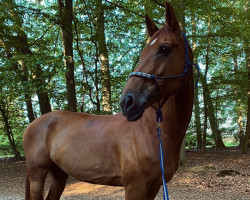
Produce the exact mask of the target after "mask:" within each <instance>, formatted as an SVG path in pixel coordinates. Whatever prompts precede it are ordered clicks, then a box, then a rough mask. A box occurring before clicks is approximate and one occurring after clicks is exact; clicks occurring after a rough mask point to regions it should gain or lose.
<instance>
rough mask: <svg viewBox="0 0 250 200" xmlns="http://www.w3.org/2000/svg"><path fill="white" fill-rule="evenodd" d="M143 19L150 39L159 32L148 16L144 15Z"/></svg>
mask: <svg viewBox="0 0 250 200" xmlns="http://www.w3.org/2000/svg"><path fill="white" fill-rule="evenodd" d="M145 19H146V25H147V30H148V34H149V35H150V37H152V36H153V35H154V33H155V32H156V31H158V30H159V28H158V27H157V26H156V25H155V23H154V22H153V20H152V19H151V18H150V17H149V16H148V14H146V16H145Z"/></svg>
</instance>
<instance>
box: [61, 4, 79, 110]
mask: <svg viewBox="0 0 250 200" xmlns="http://www.w3.org/2000/svg"><path fill="white" fill-rule="evenodd" d="M58 7H59V17H60V27H61V34H62V43H63V50H64V60H65V67H66V72H65V79H66V90H67V99H68V110H69V111H73V112H76V111H77V106H76V91H75V77H74V58H73V30H72V22H73V3H72V0H58Z"/></svg>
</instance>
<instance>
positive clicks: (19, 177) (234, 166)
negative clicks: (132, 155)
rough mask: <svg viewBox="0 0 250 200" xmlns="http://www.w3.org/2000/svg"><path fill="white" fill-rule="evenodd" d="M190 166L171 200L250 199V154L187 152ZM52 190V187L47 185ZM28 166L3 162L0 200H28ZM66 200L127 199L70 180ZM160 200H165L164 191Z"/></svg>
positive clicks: (116, 191)
mask: <svg viewBox="0 0 250 200" xmlns="http://www.w3.org/2000/svg"><path fill="white" fill-rule="evenodd" d="M187 159H188V161H187V163H186V164H185V165H183V166H180V168H179V170H178V172H177V173H176V174H175V176H174V178H173V179H172V180H171V181H170V182H169V183H168V191H169V198H170V199H171V200H181V199H188V200H189V199H192V200H196V199H197V200H202V199H206V200H209V199H213V200H214V199H223V200H224V199H227V200H233V199H241V200H244V199H245V200H247V199H250V154H249V153H248V154H247V155H241V154H240V151H239V149H238V148H228V149H225V150H223V151H219V152H215V151H214V150H209V151H208V152H206V153H201V152H196V151H189V152H187ZM46 190H48V183H47V184H46ZM24 191H25V162H24V161H22V162H14V161H13V160H12V159H1V160H0V200H12V199H13V200H15V199H24ZM61 199H64V200H66V199H67V200H71V199H72V200H74V199H85V200H92V199H95V200H97V199H98V200H100V199H104V200H108V199H111V200H115V199H116V200H119V199H125V198H124V190H123V188H121V187H109V186H101V185H92V184H87V183H83V182H78V181H77V180H74V179H73V178H70V179H69V180H68V182H67V186H66V189H65V190H64V193H63V195H62V198H61ZM156 199H157V200H162V199H163V198H162V190H160V191H159V193H158V195H157V197H156Z"/></svg>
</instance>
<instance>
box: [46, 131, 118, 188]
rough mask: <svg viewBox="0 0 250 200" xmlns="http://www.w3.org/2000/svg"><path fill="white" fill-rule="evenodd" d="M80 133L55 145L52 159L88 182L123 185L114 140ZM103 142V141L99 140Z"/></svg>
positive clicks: (72, 174)
mask: <svg viewBox="0 0 250 200" xmlns="http://www.w3.org/2000/svg"><path fill="white" fill-rule="evenodd" d="M96 138H97V137H94V136H93V134H92V137H87V136H86V135H85V136H84V134H80V136H79V134H78V135H77V136H74V137H72V138H70V139H69V138H68V139H67V143H66V142H60V143H58V144H53V147H52V148H51V158H52V160H53V161H54V162H55V164H57V165H58V166H59V167H60V168H61V169H62V170H63V171H65V172H66V173H67V174H69V175H70V176H72V177H74V178H76V179H78V180H80V181H84V182H88V183H94V184H101V185H112V186H122V181H121V172H120V167H119V166H120V164H119V160H118V157H117V153H116V149H115V147H114V144H113V143H112V141H109V142H105V139H103V140H102V139H101V138H99V140H96ZM99 141H102V142H99Z"/></svg>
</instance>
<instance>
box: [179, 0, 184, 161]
mask: <svg viewBox="0 0 250 200" xmlns="http://www.w3.org/2000/svg"><path fill="white" fill-rule="evenodd" d="M184 4H185V0H181V1H180V4H179V5H180V10H182V11H183V12H178V13H181V14H179V15H178V16H177V19H178V21H179V23H180V26H181V30H182V32H183V33H185V34H186V21H185V12H184V10H183V9H184V7H185V5H184ZM185 162H186V135H185V138H184V139H183V141H182V144H181V150H180V164H185Z"/></svg>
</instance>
